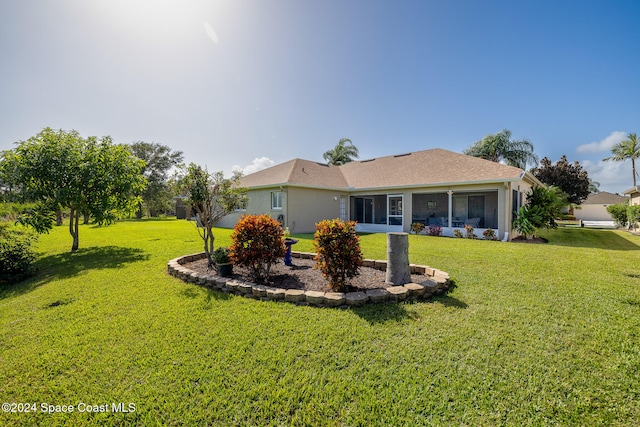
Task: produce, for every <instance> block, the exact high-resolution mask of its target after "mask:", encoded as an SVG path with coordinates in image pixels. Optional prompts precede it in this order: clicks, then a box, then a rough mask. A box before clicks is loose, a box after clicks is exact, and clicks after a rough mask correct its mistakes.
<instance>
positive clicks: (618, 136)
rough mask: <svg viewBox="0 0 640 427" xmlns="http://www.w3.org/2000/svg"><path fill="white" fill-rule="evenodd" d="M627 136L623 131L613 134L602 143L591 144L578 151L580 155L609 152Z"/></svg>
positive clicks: (582, 146)
mask: <svg viewBox="0 0 640 427" xmlns="http://www.w3.org/2000/svg"><path fill="white" fill-rule="evenodd" d="M626 136H627V134H626V133H625V132H621V131H614V132H611V134H610V135H609V136H607V137H606V138H605V139H603V140H601V141H594V142H591V143H589V144H583V145H580V146H579V147H578V148H577V149H576V151H577V152H578V153H597V152H600V151H609V150H611V147H613V146H614V145H616V144H617V143H619V142H621V141H622V140H623V139H625V137H626Z"/></svg>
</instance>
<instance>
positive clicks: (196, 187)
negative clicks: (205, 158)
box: [182, 163, 247, 269]
mask: <svg viewBox="0 0 640 427" xmlns="http://www.w3.org/2000/svg"><path fill="white" fill-rule="evenodd" d="M182 185H183V189H184V191H185V194H186V196H187V200H188V203H189V204H190V205H191V206H192V208H193V209H194V210H195V212H196V222H197V223H196V229H197V230H198V234H199V235H200V237H201V238H202V240H203V242H204V253H205V254H206V256H207V266H208V268H209V269H212V268H214V267H215V263H214V262H213V258H212V257H211V255H212V254H213V250H214V242H215V236H214V235H213V227H215V225H216V224H217V223H218V222H219V221H220V220H221V219H222V218H224V217H225V216H227V215H229V214H230V213H232V212H234V211H235V210H236V209H237V208H238V206H241V205H243V204H244V202H245V200H246V197H247V196H246V189H245V188H241V187H240V174H239V173H234V175H233V177H232V178H230V179H229V178H225V177H224V174H223V173H222V172H216V173H214V174H209V172H208V171H207V170H206V169H203V168H201V167H200V166H198V165H196V164H195V163H191V164H190V165H189V167H188V168H187V174H186V175H185V177H184V179H183V180H182Z"/></svg>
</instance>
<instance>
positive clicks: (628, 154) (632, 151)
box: [602, 133, 640, 187]
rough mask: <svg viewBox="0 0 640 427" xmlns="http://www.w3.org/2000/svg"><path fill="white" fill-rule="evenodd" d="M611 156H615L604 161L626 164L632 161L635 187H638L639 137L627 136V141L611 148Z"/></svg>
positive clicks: (631, 134)
mask: <svg viewBox="0 0 640 427" xmlns="http://www.w3.org/2000/svg"><path fill="white" fill-rule="evenodd" d="M611 154H613V156H611V157H607V158H606V159H602V160H605V161H607V160H613V161H614V162H624V161H625V160H629V159H631V172H632V173H633V186H634V187H637V183H636V176H638V172H636V159H640V141H638V136H637V135H636V134H635V133H630V134H629V135H627V139H625V140H624V141H620V142H618V143H617V144H616V145H614V146H613V147H611Z"/></svg>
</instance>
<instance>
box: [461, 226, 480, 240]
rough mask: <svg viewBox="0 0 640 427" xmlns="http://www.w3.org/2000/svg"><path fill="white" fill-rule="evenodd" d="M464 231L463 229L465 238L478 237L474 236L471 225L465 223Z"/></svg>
mask: <svg viewBox="0 0 640 427" xmlns="http://www.w3.org/2000/svg"><path fill="white" fill-rule="evenodd" d="M464 231H465V234H466V237H467V239H477V238H478V236H476V235H475V234H474V232H473V225H470V224H466V225H465V226H464Z"/></svg>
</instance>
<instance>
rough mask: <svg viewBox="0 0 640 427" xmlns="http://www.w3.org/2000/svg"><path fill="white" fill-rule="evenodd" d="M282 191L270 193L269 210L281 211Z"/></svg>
mask: <svg viewBox="0 0 640 427" xmlns="http://www.w3.org/2000/svg"><path fill="white" fill-rule="evenodd" d="M283 194H284V193H283V192H282V191H273V192H272V193H271V209H272V210H282V198H283Z"/></svg>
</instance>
